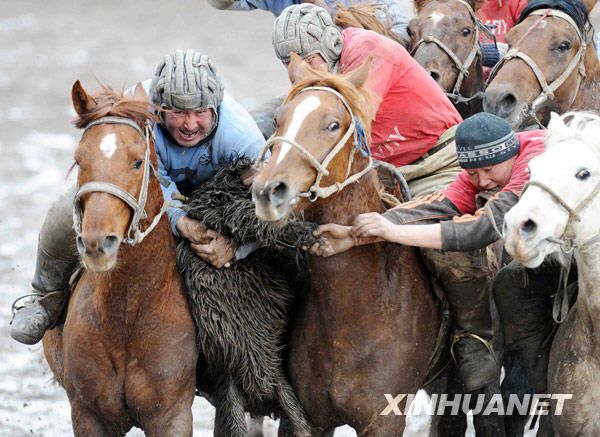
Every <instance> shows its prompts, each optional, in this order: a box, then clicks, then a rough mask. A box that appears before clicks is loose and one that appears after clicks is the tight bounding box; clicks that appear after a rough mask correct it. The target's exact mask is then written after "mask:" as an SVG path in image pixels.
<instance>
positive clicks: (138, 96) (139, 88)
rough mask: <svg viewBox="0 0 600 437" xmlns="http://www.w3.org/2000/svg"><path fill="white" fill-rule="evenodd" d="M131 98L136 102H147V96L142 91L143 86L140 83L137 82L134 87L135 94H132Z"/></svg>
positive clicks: (144, 91) (143, 90)
mask: <svg viewBox="0 0 600 437" xmlns="http://www.w3.org/2000/svg"><path fill="white" fill-rule="evenodd" d="M133 98H134V99H136V100H148V94H147V93H146V90H145V89H144V85H142V83H141V82H138V83H137V85H136V86H135V92H134V94H133Z"/></svg>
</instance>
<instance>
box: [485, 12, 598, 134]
mask: <svg viewBox="0 0 600 437" xmlns="http://www.w3.org/2000/svg"><path fill="white" fill-rule="evenodd" d="M531 15H538V16H540V19H539V20H538V21H537V22H536V23H535V24H534V25H533V26H531V27H530V28H529V30H528V31H527V32H526V33H525V34H524V35H523V36H522V37H521V38H520V39H519V41H517V43H516V44H515V46H516V47H514V48H511V49H510V50H509V51H508V52H507V53H506V55H505V56H504V57H503V58H502V59H501V60H500V62H498V63H497V64H496V66H495V67H494V68H493V70H492V71H491V73H490V76H489V78H488V82H487V83H488V84H490V83H491V82H492V80H494V77H495V76H496V74H497V73H498V70H500V68H502V66H503V65H504V64H505V63H507V62H508V61H510V60H511V59H517V58H518V59H520V60H522V61H523V62H525V64H526V65H527V66H528V67H529V68H530V69H531V71H532V72H533V74H534V76H535V77H536V79H537V81H538V83H539V85H540V88H541V92H540V94H539V95H538V96H537V97H536V98H535V99H533V101H532V103H531V104H528V105H526V106H525V108H523V110H522V111H521V113H520V114H519V116H518V118H517V119H516V120H515V122H514V125H515V126H519V125H521V123H522V122H523V120H525V119H527V118H531V119H533V120H534V121H535V122H536V123H537V124H538V125H539V126H540V127H542V128H544V129H545V127H544V126H543V125H542V123H541V122H540V121H539V120H538V118H537V116H536V112H537V111H538V109H539V108H540V107H541V106H542V105H543V104H544V103H546V102H547V101H548V100H552V99H554V92H555V91H556V90H557V89H558V88H559V87H560V86H561V85H562V84H563V83H564V82H565V81H566V80H567V79H568V78H569V76H570V75H571V74H572V73H573V71H574V70H575V69H576V68H577V69H578V74H577V86H576V88H575V89H576V92H575V93H574V95H573V99H572V100H571V102H569V106H568V107H571V105H572V104H573V102H574V101H575V98H576V97H577V94H578V93H579V88H580V86H581V82H582V80H584V79H585V78H586V72H585V57H584V53H585V50H586V48H587V44H588V41H587V38H585V37H584V35H582V33H581V31H580V30H579V27H578V26H577V24H576V23H575V21H574V20H573V19H572V18H571V17H570V16H569V15H568V14H566V13H564V12H562V11H559V10H556V9H545V10H542V9H538V10H535V11H533V12H531V14H529V15H528V16H531ZM549 16H550V17H556V18H560V19H562V20H564V21H566V22H567V23H569V24H570V25H571V27H573V29H575V32H576V33H577V36H578V37H579V41H580V46H579V50H578V51H577V53H576V54H575V56H574V57H573V59H571V61H570V62H569V64H568V65H567V66H566V68H565V70H564V71H563V72H562V74H561V75H560V76H558V77H557V78H556V79H554V80H553V81H552V83H548V81H547V80H546V77H545V76H544V73H543V72H542V70H541V69H540V68H539V67H538V66H537V64H536V63H535V61H534V60H533V59H531V57H529V55H527V54H526V53H523V52H522V51H521V50H519V47H518V45H519V43H520V42H521V41H522V40H523V38H525V37H526V36H527V35H528V34H529V32H531V31H532V30H533V29H534V28H536V27H537V26H538V24H539V23H541V22H542V21H543V20H544V19H545V18H546V17H549Z"/></svg>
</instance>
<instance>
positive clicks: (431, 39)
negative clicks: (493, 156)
mask: <svg viewBox="0 0 600 437" xmlns="http://www.w3.org/2000/svg"><path fill="white" fill-rule="evenodd" d="M456 1H457V2H459V3H461V4H462V5H463V6H464V7H465V8H467V11H468V12H469V15H470V17H471V20H472V22H473V27H474V29H475V35H474V40H473V41H474V43H473V47H472V48H471V51H470V52H469V54H468V55H467V57H466V58H465V60H464V62H462V61H461V60H460V59H459V57H458V56H457V55H456V53H454V52H453V51H452V49H450V47H448V46H447V45H446V44H444V43H443V42H442V41H441V40H440V39H438V38H436V37H435V36H431V35H426V36H424V37H422V38H421V39H420V40H419V41H418V42H417V43H416V44H415V47H414V48H413V49H412V50H411V52H410V54H411V56H413V57H414V55H415V53H416V51H417V50H418V48H419V47H420V46H421V45H422V44H429V43H433V44H436V45H437V46H438V47H439V48H440V49H442V51H443V52H444V53H446V55H448V57H449V58H450V60H452V62H453V63H454V68H456V70H458V74H457V76H456V80H455V81H454V86H453V87H452V92H449V93H445V94H446V96H447V97H448V98H449V99H450V100H451V101H452V102H453V103H454V104H458V103H469V102H470V101H472V100H475V99H482V98H483V96H484V93H483V91H481V90H479V91H477V92H476V93H475V94H473V95H472V96H469V97H464V96H463V95H462V94H461V93H460V88H461V87H462V83H463V81H464V79H465V78H466V77H468V76H469V69H470V68H471V65H472V64H473V62H474V61H475V59H476V58H477V56H481V46H480V45H479V32H480V31H481V32H483V33H484V34H485V35H486V36H488V37H489V38H490V39H492V40H494V41H496V37H495V36H494V34H493V33H492V32H491V31H490V30H489V29H488V28H487V26H486V25H485V24H484V23H482V22H481V20H479V19H478V18H477V17H476V16H475V11H474V10H473V8H472V7H471V5H470V4H469V3H467V2H466V1H463V0H456Z"/></svg>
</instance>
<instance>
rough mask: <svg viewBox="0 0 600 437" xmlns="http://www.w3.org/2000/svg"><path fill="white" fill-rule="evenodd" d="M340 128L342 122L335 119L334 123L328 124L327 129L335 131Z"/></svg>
mask: <svg viewBox="0 0 600 437" xmlns="http://www.w3.org/2000/svg"><path fill="white" fill-rule="evenodd" d="M339 128H340V124H339V123H338V122H337V121H334V122H333V123H331V124H330V125H329V126H327V130H328V131H329V132H335V131H336V130H338V129H339Z"/></svg>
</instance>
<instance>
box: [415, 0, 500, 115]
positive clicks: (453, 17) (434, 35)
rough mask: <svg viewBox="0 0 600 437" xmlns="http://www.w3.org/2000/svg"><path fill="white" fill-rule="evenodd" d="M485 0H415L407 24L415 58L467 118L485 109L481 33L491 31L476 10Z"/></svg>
mask: <svg viewBox="0 0 600 437" xmlns="http://www.w3.org/2000/svg"><path fill="white" fill-rule="evenodd" d="M483 3H484V0H416V1H415V8H416V10H417V16H416V17H415V18H413V19H412V20H411V21H410V23H409V24H408V32H409V34H410V38H411V44H410V49H411V54H412V56H413V58H415V60H416V61H417V62H418V63H419V64H420V65H421V66H422V67H423V68H424V69H425V70H426V71H427V72H428V73H429V74H430V75H431V77H432V78H433V79H434V80H435V81H436V82H437V83H438V85H439V86H440V87H441V88H442V89H443V90H444V92H445V93H446V95H447V96H448V98H449V99H450V100H451V101H452V102H453V103H454V106H455V107H456V109H457V110H458V111H459V112H460V115H461V116H462V117H463V118H465V117H468V116H470V115H472V114H475V113H477V112H481V111H482V109H483V103H482V101H483V91H484V89H485V81H484V78H483V67H482V56H481V46H480V43H479V33H480V32H485V33H488V34H489V31H488V30H487V28H485V26H484V25H483V24H482V23H481V22H480V21H479V20H478V19H477V17H476V16H475V12H476V11H477V9H479V8H480V7H481V5H482V4H483Z"/></svg>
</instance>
